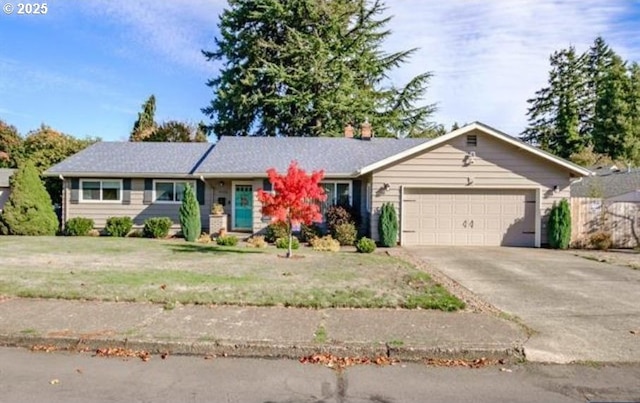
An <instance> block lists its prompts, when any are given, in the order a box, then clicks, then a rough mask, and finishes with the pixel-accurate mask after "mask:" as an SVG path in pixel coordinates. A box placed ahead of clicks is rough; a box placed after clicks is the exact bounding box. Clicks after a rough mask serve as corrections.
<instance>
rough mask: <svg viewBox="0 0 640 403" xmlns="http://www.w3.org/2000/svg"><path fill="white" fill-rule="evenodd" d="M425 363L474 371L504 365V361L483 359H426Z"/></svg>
mask: <svg viewBox="0 0 640 403" xmlns="http://www.w3.org/2000/svg"><path fill="white" fill-rule="evenodd" d="M425 363H426V364H427V365H429V366H432V367H464V368H473V369H475V368H483V367H487V366H490V365H497V364H504V360H492V359H488V358H485V357H482V358H476V359H475V360H464V359H446V358H427V359H426V360H425Z"/></svg>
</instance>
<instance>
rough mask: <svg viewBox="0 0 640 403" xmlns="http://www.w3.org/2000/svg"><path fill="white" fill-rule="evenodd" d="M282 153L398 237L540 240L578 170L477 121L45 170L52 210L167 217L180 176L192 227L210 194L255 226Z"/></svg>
mask: <svg viewBox="0 0 640 403" xmlns="http://www.w3.org/2000/svg"><path fill="white" fill-rule="evenodd" d="M292 160H296V161H298V163H299V164H300V166H301V167H302V168H303V169H305V170H307V171H308V172H311V171H313V170H319V169H322V170H324V171H325V179H324V180H323V183H322V186H323V187H324V188H325V190H326V191H327V193H328V195H329V200H330V201H331V202H346V201H348V202H349V203H350V204H352V205H353V206H354V207H355V208H356V209H357V210H359V211H360V213H361V215H362V218H363V221H364V222H365V225H366V229H367V232H368V233H370V234H371V236H372V237H373V238H374V239H377V238H378V230H377V227H378V216H379V210H380V207H381V206H382V204H383V203H385V202H391V203H393V204H394V205H395V207H396V210H397V212H398V217H399V221H400V242H401V244H402V245H512V246H536V247H539V246H540V245H541V244H543V243H546V215H547V213H548V210H549V208H550V207H551V206H552V204H553V202H554V201H556V200H559V199H562V198H568V197H569V186H570V183H571V181H572V180H575V179H577V178H581V177H583V176H587V175H590V171H588V170H587V169H585V168H582V167H580V166H577V165H575V164H572V163H571V162H568V161H566V160H563V159H561V158H558V157H555V156H553V155H551V154H548V153H546V152H543V151H541V150H539V149H537V148H535V147H532V146H530V145H528V144H525V143H523V142H522V141H520V140H518V139H516V138H514V137H511V136H508V135H506V134H504V133H502V132H500V131H498V130H495V129H492V128H490V127H488V126H486V125H483V124H481V123H472V124H470V125H467V126H465V127H463V128H461V129H458V130H455V131H453V132H451V133H448V134H446V135H444V136H441V137H438V138H435V139H431V140H429V139H394V138H373V139H354V138H331V137H320V138H309V137H303V138H273V137H223V138H222V139H220V140H219V141H218V143H217V144H216V145H215V146H214V145H211V144H202V143H200V144H198V143H96V144H94V145H92V146H90V147H88V148H87V149H85V150H83V151H81V152H79V153H78V154H76V155H74V156H72V157H69V158H68V159H66V160H65V161H63V162H61V163H60V164H58V165H56V166H54V167H52V168H51V169H49V170H48V171H47V174H48V175H50V176H60V177H61V178H62V179H63V180H64V197H63V220H65V221H66V220H67V219H69V218H71V217H77V216H84V217H91V218H94V219H95V220H96V226H98V227H101V226H104V223H105V219H106V218H107V217H109V216H122V215H128V216H131V217H133V219H134V222H135V223H136V225H141V224H142V223H143V221H144V219H146V218H147V217H152V216H169V217H171V218H172V219H173V220H174V221H175V222H177V218H178V207H179V204H180V190H181V189H182V186H183V184H184V183H185V182H191V183H193V184H194V186H195V187H196V188H197V195H198V200H199V201H200V204H201V213H202V224H203V228H208V220H209V216H208V213H209V210H210V208H211V205H212V204H213V203H220V204H223V205H224V206H225V211H226V213H227V214H228V215H229V222H228V227H229V228H230V229H231V230H234V231H247V232H250V233H257V232H260V231H261V230H263V229H264V228H265V227H266V226H267V225H268V223H269V219H268V217H263V216H262V214H261V208H260V203H259V201H258V200H257V196H256V195H257V190H258V189H261V188H262V189H267V190H268V189H270V183H269V182H268V181H267V180H266V170H267V169H268V168H271V167H273V168H276V169H277V170H278V171H279V172H283V171H285V170H286V168H287V167H288V165H289V163H290V162H291V161H292Z"/></svg>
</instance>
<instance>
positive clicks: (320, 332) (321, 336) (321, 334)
mask: <svg viewBox="0 0 640 403" xmlns="http://www.w3.org/2000/svg"><path fill="white" fill-rule="evenodd" d="M327 340H328V336H327V329H325V328H324V326H322V325H320V326H318V329H316V331H315V333H314V334H313V341H314V342H316V343H320V344H322V343H326V342H327Z"/></svg>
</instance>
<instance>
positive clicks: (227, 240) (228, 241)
mask: <svg viewBox="0 0 640 403" xmlns="http://www.w3.org/2000/svg"><path fill="white" fill-rule="evenodd" d="M216 243H217V244H218V245H220V246H236V245H237V244H238V237H237V236H235V235H222V236H219V237H217V238H216Z"/></svg>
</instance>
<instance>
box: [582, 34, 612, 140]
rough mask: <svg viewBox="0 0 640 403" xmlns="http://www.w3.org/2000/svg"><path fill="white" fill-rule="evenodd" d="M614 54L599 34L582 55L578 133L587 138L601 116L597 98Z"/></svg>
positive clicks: (602, 87)
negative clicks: (582, 90)
mask: <svg viewBox="0 0 640 403" xmlns="http://www.w3.org/2000/svg"><path fill="white" fill-rule="evenodd" d="M614 56H615V52H614V51H613V50H612V49H611V48H610V47H609V45H607V43H606V42H605V40H604V38H602V37H601V36H598V37H597V38H596V39H595V40H594V41H593V45H591V47H590V48H589V50H588V51H587V52H586V53H585V55H584V58H585V63H584V65H583V70H584V73H583V74H584V80H585V81H584V86H585V93H584V99H583V101H582V103H581V108H582V110H581V116H580V125H581V127H580V133H581V134H582V135H583V136H586V137H587V138H589V139H591V138H592V136H593V135H594V133H593V130H594V126H595V125H596V124H597V123H596V122H597V120H598V119H602V118H603V117H602V113H601V111H599V110H598V105H597V104H598V99H599V98H600V97H601V96H602V91H603V90H604V80H605V78H606V75H607V71H608V69H609V68H610V66H611V63H612V59H613V57H614ZM599 112H600V113H599Z"/></svg>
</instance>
